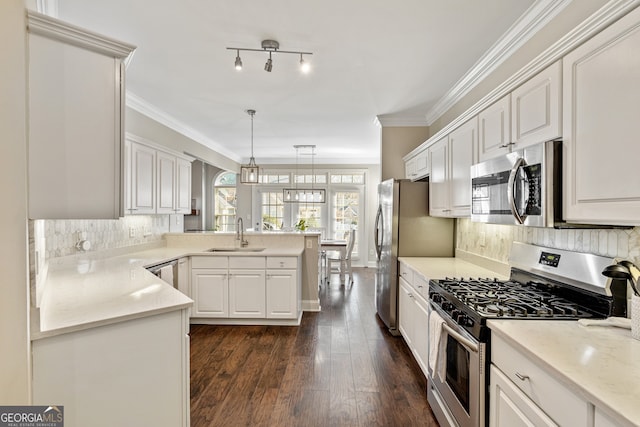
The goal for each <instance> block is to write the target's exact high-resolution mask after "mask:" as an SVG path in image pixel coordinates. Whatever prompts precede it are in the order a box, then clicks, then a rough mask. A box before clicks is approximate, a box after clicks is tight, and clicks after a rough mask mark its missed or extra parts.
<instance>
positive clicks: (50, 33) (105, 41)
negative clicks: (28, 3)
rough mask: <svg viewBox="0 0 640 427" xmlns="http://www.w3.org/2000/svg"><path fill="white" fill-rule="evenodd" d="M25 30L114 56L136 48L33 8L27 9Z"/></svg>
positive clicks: (119, 56) (124, 54) (127, 53)
mask: <svg viewBox="0 0 640 427" xmlns="http://www.w3.org/2000/svg"><path fill="white" fill-rule="evenodd" d="M27 30H28V31H29V32H30V33H31V34H38V35H41V36H44V37H48V38H50V39H54V40H59V41H61V42H63V43H67V44H70V45H73V46H78V47H81V48H84V49H89V50H91V51H93V52H97V53H101V54H104V55H109V56H113V57H115V58H126V57H127V56H129V54H131V52H133V51H134V50H135V49H136V46H134V45H132V44H129V43H124V42H121V41H119V40H115V39H112V38H110V37H105V36H103V35H101V34H97V33H94V32H92V31H88V30H85V29H84V28H80V27H76V26H75V25H71V24H69V23H67V22H64V21H60V20H59V19H56V18H52V17H51V16H48V15H43V14H41V13H38V12H35V11H33V10H27Z"/></svg>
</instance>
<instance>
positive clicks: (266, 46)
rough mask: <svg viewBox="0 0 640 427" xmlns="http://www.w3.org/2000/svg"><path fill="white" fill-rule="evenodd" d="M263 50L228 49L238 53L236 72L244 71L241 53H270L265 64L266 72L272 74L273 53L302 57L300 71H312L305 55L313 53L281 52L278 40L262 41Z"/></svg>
mask: <svg viewBox="0 0 640 427" xmlns="http://www.w3.org/2000/svg"><path fill="white" fill-rule="evenodd" d="M261 46H262V49H248V48H243V47H228V48H227V50H235V51H236V62H235V67H236V70H242V59H240V51H246V52H269V59H267V62H266V63H265V64H264V70H265V71H266V72H269V73H270V72H271V70H272V69H273V60H272V58H271V55H272V54H273V53H292V54H294V55H300V70H301V71H302V72H303V73H305V74H306V73H308V72H309V71H310V70H311V64H310V63H309V62H307V61H305V60H304V58H303V55H313V52H298V51H290V50H280V43H278V42H277V41H276V40H262V45H261Z"/></svg>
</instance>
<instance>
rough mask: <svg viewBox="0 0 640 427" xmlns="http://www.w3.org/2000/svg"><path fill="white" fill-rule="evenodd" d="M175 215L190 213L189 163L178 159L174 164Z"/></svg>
mask: <svg viewBox="0 0 640 427" xmlns="http://www.w3.org/2000/svg"><path fill="white" fill-rule="evenodd" d="M175 208H176V213H179V214H190V213H191V162H190V161H188V160H185V159H181V158H178V159H177V162H176V206H175Z"/></svg>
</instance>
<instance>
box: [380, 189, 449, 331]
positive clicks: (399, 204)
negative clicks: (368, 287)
mask: <svg viewBox="0 0 640 427" xmlns="http://www.w3.org/2000/svg"><path fill="white" fill-rule="evenodd" d="M374 241H375V246H376V259H377V271H376V276H375V284H376V311H377V312H378V316H379V317H380V319H381V320H382V321H383V322H384V324H385V325H387V327H388V328H389V331H390V332H391V333H392V334H394V335H398V334H399V332H398V289H399V288H398V286H399V283H398V257H452V256H454V247H455V245H454V241H455V231H454V220H453V219H451V218H437V217H432V216H429V183H427V182H411V181H409V180H396V179H389V180H386V181H383V182H381V183H380V184H379V185H378V213H377V214H376V222H375V235H374Z"/></svg>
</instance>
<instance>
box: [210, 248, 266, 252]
mask: <svg viewBox="0 0 640 427" xmlns="http://www.w3.org/2000/svg"><path fill="white" fill-rule="evenodd" d="M264 249H265V248H211V249H207V250H206V251H205V252H262V251H264Z"/></svg>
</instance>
